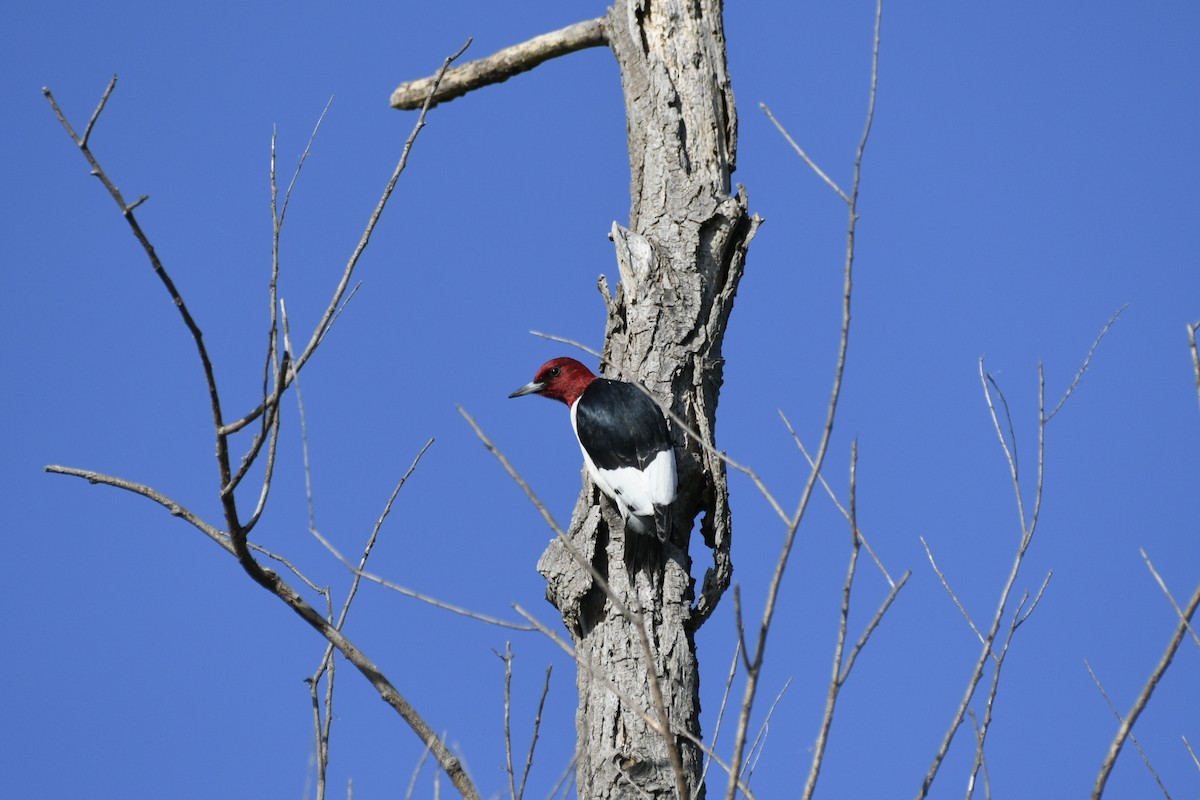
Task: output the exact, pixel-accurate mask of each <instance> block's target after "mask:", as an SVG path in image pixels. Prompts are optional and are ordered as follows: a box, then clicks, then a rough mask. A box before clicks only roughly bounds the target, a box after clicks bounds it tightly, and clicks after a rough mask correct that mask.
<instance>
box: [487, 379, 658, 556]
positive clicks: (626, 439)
mask: <svg viewBox="0 0 1200 800" xmlns="http://www.w3.org/2000/svg"><path fill="white" fill-rule="evenodd" d="M527 394H540V395H542V396H543V397H549V398H552V399H554V400H561V401H562V402H564V403H566V404H567V406H568V407H569V408H570V409H571V427H573V428H574V429H575V436H576V438H577V439H579V447H580V449H581V450H583V463H584V464H585V465H586V466H587V471H588V474H589V475H591V476H592V480H593V481H595V483H596V485H597V486H599V487H600V490H601V491H602V492H604V494H606V495H608V497H609V498H611V499H612V501H613V502H615V503H616V504H617V509H618V510H619V511H620V512H621V518H622V519H624V520H625V525H626V527H627V528H628V529H629V530H631V531H633V532H634V533H639V534H644V535H655V536H657V538H658V540H659V541H660V542H666V541H667V539H669V538H670V536H671V517H670V514H669V513H668V510H667V507H668V506H670V505H671V503H672V502H673V501H674V500H675V488H676V474H675V450H674V449H673V448H672V446H671V434H670V432H669V431H668V430H667V420H666V418H664V417H663V413H662V411H661V410H660V409H659V407H658V404H657V403H655V402H654V400H653V399H651V397H650V396H649V395H648V394H646V393H645V392H644V391H642V390H641V389H640V388H638V387H637V386H634V385H633V384H631V383H622V382H621V381H614V380H609V379H607V378H598V377H596V376H595V375H593V374H592V371H591V370H589V369H588V368H587V367H585V366H584V365H583V364H580V363H579V362H578V361H576V360H575V359H573V358H555V359H553V360H551V361H547V362H546V363H545V364H543V365H542V367H541V369H539V370H538V371H537V375H535V376H534V378H533V381H532V382H531V383H527V384H525V385H524V386H522V387H521V388H520V389H517V390H516V391H515V392H513V393H512V394H510V395H509V397H521V396H523V395H527ZM629 545H630V543H628V542H627V543H626V557H627V560H629V559H631V558H633V559H635V560H638V559H639V557H637V556H634V555H633V551H634V550H636V549H638V548H636V547H632V548H631V547H630V546H629ZM630 563H632V561H631V562H630Z"/></svg>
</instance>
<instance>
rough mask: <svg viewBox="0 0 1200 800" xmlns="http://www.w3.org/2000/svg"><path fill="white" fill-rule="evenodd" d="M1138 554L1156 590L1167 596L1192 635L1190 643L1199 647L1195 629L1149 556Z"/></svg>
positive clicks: (1143, 553)
mask: <svg viewBox="0 0 1200 800" xmlns="http://www.w3.org/2000/svg"><path fill="white" fill-rule="evenodd" d="M1138 552H1139V553H1141V554H1142V559H1143V560H1144V561H1145V562H1146V569H1148V570H1150V574H1151V575H1153V576H1154V580H1155V581H1156V582H1157V583H1158V588H1160V589H1162V592H1163V594H1165V595H1166V596H1167V601H1168V602H1169V603H1170V604H1171V608H1173V609H1175V613H1176V614H1178V615H1179V619H1180V620H1182V621H1183V622H1184V623H1185V624H1187V631H1188V633H1190V634H1191V635H1192V641H1193V642H1195V643H1196V646H1197V647H1200V636H1197V635H1196V629H1195V628H1193V627H1192V626H1191V624H1189V623H1188V621H1187V618H1186V617H1185V616H1184V614H1183V609H1182V608H1180V607H1179V603H1176V602H1175V597H1174V596H1173V595H1172V594H1171V590H1170V589H1168V588H1167V584H1166V581H1164V580H1163V579H1162V576H1161V575H1159V574H1158V570H1156V569H1155V568H1154V565H1153V564H1151V563H1150V556H1148V555H1146V551H1145V550H1144V549H1142V548H1138Z"/></svg>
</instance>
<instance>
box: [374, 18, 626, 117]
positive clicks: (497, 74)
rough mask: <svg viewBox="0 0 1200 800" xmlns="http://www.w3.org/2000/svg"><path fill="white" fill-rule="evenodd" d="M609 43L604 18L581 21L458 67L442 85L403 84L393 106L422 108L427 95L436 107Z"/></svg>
mask: <svg viewBox="0 0 1200 800" xmlns="http://www.w3.org/2000/svg"><path fill="white" fill-rule="evenodd" d="M606 44H608V36H607V34H606V32H605V29H604V17H600V18H598V19H589V20H586V21H584V22H577V23H575V24H574V25H568V26H567V27H565V28H562V29H561V30H557V31H553V32H551V33H544V34H542V35H541V36H535V37H534V38H532V39H530V40H528V41H526V42H522V43H521V44H516V45H513V46H512V47H506V48H504V49H503V50H500V51H498V52H496V53H493V54H492V55H490V56H488V57H487V58H481V59H479V60H478V61H471V62H468V63H466V64H463V65H462V66H461V67H455V68H454V69H452V70H450V71H449V72H447V73H446V75H445V77H444V78H443V79H442V80H441V85H440V87H439V86H438V85H437V78H436V77H434V78H421V79H420V80H415V81H408V82H407V83H402V84H400V85H399V86H397V87H396V90H395V91H394V92H392V99H391V105H392V108H396V109H400V110H402V111H407V110H411V109H414V108H420V107H421V103H422V102H424V101H425V99H426V98H427V97H432V98H433V101H432V102H431V103H430V104H429V106H428V108H433V107H434V106H436V105H437V104H438V103H445V102H447V101H449V100H453V99H454V98H456V97H461V96H463V95H464V94H466V93H467V92H471V91H474V90H475V89H479V88H482V87H484V86H490V85H491V84H493V83H502V82H503V81H506V80H508V79H509V78H511V77H512V76H514V75H519V74H521V73H522V72H528V71H529V70H531V69H533V68H534V67H536V66H537V65H538V64H541V63H542V62H543V61H548V60H550V59H551V58H557V57H559V56H565V55H567V54H568V53H574V52H575V51H576V50H583V49H585V48H588V47H602V46H604V45H606Z"/></svg>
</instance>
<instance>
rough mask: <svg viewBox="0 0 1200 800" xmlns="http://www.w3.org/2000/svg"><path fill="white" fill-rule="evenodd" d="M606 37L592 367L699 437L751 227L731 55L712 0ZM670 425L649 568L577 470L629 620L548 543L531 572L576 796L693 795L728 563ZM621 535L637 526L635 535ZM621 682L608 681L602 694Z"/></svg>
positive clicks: (650, 9)
mask: <svg viewBox="0 0 1200 800" xmlns="http://www.w3.org/2000/svg"><path fill="white" fill-rule="evenodd" d="M605 28H606V38H607V41H608V43H609V46H610V48H611V49H612V51H613V53H614V54H615V56H616V58H617V61H618V63H619V65H620V68H621V76H622V83H623V87H624V93H625V105H626V114H627V121H628V137H629V142H628V144H629V159H630V168H631V179H630V195H631V206H630V212H629V227H628V228H625V227H622V226H620V225H619V224H616V223H614V224H613V229H612V239H613V243H614V245H615V249H616V257H617V264H618V268H619V271H620V276H621V282H620V284H619V285H618V286H617V290H616V294H615V296H612V295H610V294H609V292H608V286H607V283H606V281H605V280H604V279H603V278H602V279H601V281H600V286H601V290H602V292H603V294H604V298H605V302H606V303H607V305H608V321H607V330H606V337H605V350H604V361H605V367H604V371H605V372H606V374H607V375H608V376H609V377H615V378H620V379H622V380H627V381H634V382H638V383H641V384H642V385H643V386H645V387H646V388H647V389H649V391H650V392H651V393H652V394H653V395H654V396H655V397H656V398H658V400H659V401H660V402H661V403H663V404H664V405H665V406H666V407H668V408H670V409H671V411H672V412H673V414H674V415H675V416H676V417H677V418H678V420H682V421H684V422H686V424H687V427H688V428H690V429H691V430H692V431H693V432H695V434H696V436H698V437H699V438H700V439H702V440H704V441H705V442H708V443H710V444H711V443H713V442H714V431H715V423H716V408H717V396H718V391H719V389H720V387H721V383H722V380H723V365H724V362H723V360H722V357H721V344H722V340H723V339H724V334H725V329H726V325H727V323H728V320H729V314H730V311H731V309H732V306H733V299H734V294H735V292H736V291H737V285H738V281H739V279H740V277H741V275H742V269H743V265H744V260H745V255H746V249H747V247H748V246H749V243H750V240H751V238H753V236H754V233H755V230H756V229H757V227H758V224H759V222H760V220H759V218H758V217H756V216H751V215H750V213H749V211H748V208H747V199H746V194H745V191H744V190H742V189H740V188H739V190H738V192H737V193H736V194H731V193H730V174H731V173H732V172H733V169H734V158H735V149H736V143H737V119H736V116H735V111H734V102H733V93H732V91H731V89H730V82H729V75H728V72H727V69H726V61H725V35H724V27H723V21H722V5H721V2H720V0H691V1H688V0H617V2H616V3H615V4H614V6H613V7H612V8H611V9H610V11H609V14H608V16H607V17H606V18H605ZM678 420H672V421H671V429H672V436H673V438H674V444H675V448H676V454H677V460H678V466H679V495H678V498H677V500H676V502H675V504H674V506H673V509H672V515H673V518H674V535H673V540H672V544H671V545H670V546H668V547H666V548H665V554H666V559H665V568H664V570H662V571H661V572H658V571H655V570H650V571H646V570H642V571H638V572H636V573H630V571H629V570H627V569H626V568H625V566H624V548H625V536H626V534H625V533H624V526H623V524H622V522H621V519H620V516H619V515H618V514H617V513H616V511H615V509H614V508H613V507H612V505H611V504H610V503H608V502H607V501H603V502H602V501H601V498H600V495H599V492H598V491H596V489H595V488H594V487H593V486H592V485H591V483H590V482H586V477H585V486H584V491H583V493H582V495H581V496H580V498H579V501H578V503H577V504H576V507H575V512H574V515H573V517H572V521H571V527H570V531H569V536H570V538H571V541H572V542H573V543H574V544H575V546H576V548H578V550H580V551H581V552H583V553H584V554H585V556H586V557H588V558H590V559H591V560H592V563H593V565H594V566H595V567H596V568H597V570H598V571H599V572H600V574H601V575H604V576H606V577H607V579H608V583H609V588H610V590H611V591H612V592H613V593H614V594H615V595H616V597H617V598H618V599H619V600H620V603H621V604H622V605H624V606H625V607H626V608H627V609H629V610H631V611H632V612H634V614H640V616H641V619H642V622H643V624H644V626H645V631H646V634H647V636H648V639H649V643H650V647H649V650H650V654H649V655H650V657H649V659H648V658H647V653H646V648H645V647H644V646H643V644H642V641H641V638H640V636H639V635H638V632H637V630H636V628H635V627H634V622H633V621H631V619H629V618H627V617H626V616H625V615H623V614H622V613H621V612H620V610H619V606H618V605H617V604H616V603H614V602H613V600H612V599H611V598H610V597H609V596H608V595H606V593H605V592H604V591H603V590H602V589H601V588H600V587H599V586H598V585H596V583H595V581H594V580H593V578H592V576H591V573H590V572H589V571H588V570H586V569H585V568H584V567H582V566H581V565H580V564H578V563H577V562H576V561H575V560H574V559H573V558H572V556H571V555H570V553H568V552H567V550H566V548H565V547H564V546H563V545H562V544H561V543H560V542H558V541H554V542H552V543H551V544H550V546H549V548H548V549H547V550H546V552H545V553H544V554H543V555H542V558H541V560H540V561H539V564H538V569H539V570H540V571H541V573H542V574H543V575H544V576H545V578H546V580H547V584H548V585H547V597H548V598H549V599H550V601H551V602H552V603H553V604H554V605H555V606H556V607H557V608H558V609H559V611H560V612H561V613H562V617H563V621H564V622H565V623H566V626H567V628H568V630H569V631H570V633H571V635H572V637H573V639H574V644H575V649H576V659H577V665H578V677H577V683H578V688H579V708H578V712H577V717H576V724H577V729H578V736H579V745H578V751H577V759H578V760H577V767H576V770H577V773H576V777H577V781H578V790H579V797H580V798H587V799H589V800H590V799H591V798H628V797H651V798H658V797H677V796H678V795H680V794H682V793H683V792H680V791H679V786H680V784H681V783H682V784H684V785H685V786H686V796H687V797H689V798H702V797H703V796H704V787H703V786H702V784H701V779H700V775H701V767H702V763H703V753H702V752H701V751H700V750H699V749H698V748H697V747H696V746H695V745H694V744H693V743H692V742H691V741H689V739H688V738H687V737H686V736H685V734H690V735H691V736H694V737H697V738H699V736H700V723H699V715H700V703H699V671H698V667H697V662H696V644H695V632H696V630H697V629H698V628H699V626H700V625H701V624H702V623H703V622H704V620H705V619H707V618H708V616H709V615H710V614H711V613H712V611H713V609H714V607H715V605H716V603H717V601H718V600H719V599H720V597H721V595H722V593H723V592H724V591H725V589H726V588H727V587H728V586H729V582H730V578H731V574H732V562H731V561H730V555H729V553H730V549H729V546H730V531H731V526H730V514H729V496H728V488H727V485H726V475H725V464H724V462H722V461H721V460H720V459H719V458H718V457H717V456H715V455H714V454H713V453H712V452H711V451H709V450H707V449H706V448H705V447H703V446H702V445H701V444H700V443H698V442H697V440H696V438H695V436H692V435H690V434H689V433H688V432H687V431H686V430H685V429H684V428H683V426H681V425H680V424H679V422H678ZM697 521H699V529H700V532H701V534H702V538H703V542H704V545H705V547H706V549H707V551H708V552H707V553H706V555H705V557H704V560H705V562H706V574H705V577H704V580H703V582H702V585H701V586H700V588H699V591H698V592H697V588H696V587H695V585H694V584H695V581H694V580H693V579H692V578H691V568H692V564H691V553H690V542H691V534H692V530H693V529H694V528H695V527H696V525H697ZM629 535H630V536H632V535H633V534H629ZM650 670H653V671H654V674H655V675H656V676H657V678H658V683H659V685H660V687H661V692H662V699H663V706H664V708H665V710H666V715H667V723H668V726H669V728H670V731H671V740H672V742H673V743H674V745H675V746H676V747H677V748H678V753H679V756H680V759H679V761H680V763H681V765H682V772H683V780H682V781H679V780H677V777H678V776H677V774H676V771H675V769H674V768H673V766H672V760H671V758H670V753H669V749H668V744H667V740H666V739H665V738H664V737H663V736H662V735H661V734H660V733H659V732H658V731H656V730H655V728H654V726H653V725H652V724H651V723H650V722H649V721H648V720H647V717H649V719H651V720H657V719H659V713H658V711H657V710H656V704H655V701H654V699H653V692H652V688H651V681H650V677H649V673H650ZM614 689H615V691H614Z"/></svg>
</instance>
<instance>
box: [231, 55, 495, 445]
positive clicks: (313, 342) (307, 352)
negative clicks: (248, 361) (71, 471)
mask: <svg viewBox="0 0 1200 800" xmlns="http://www.w3.org/2000/svg"><path fill="white" fill-rule="evenodd" d="M470 44H471V40H470V39H468V40H467V42H466V44H464V45H463V46H462V47H461V48H459V50H458V52H456V53H454V54H453V55H451V56H449V57H448V58H446V60H445V61H444V62H443V63H442V68H441V70H440V71H439V72H438V76H437V79H436V80H435V81H434V83H433V86H432V88H431V89H430V93H429V94H428V95H427V96H426V98H425V105H424V107H423V108H422V109H421V114H420V115H419V116H418V117H417V121H416V124H414V125H413V129H412V132H411V133H410V134H409V135H408V139H407V140H406V141H405V142H404V149H403V150H402V151H401V154H400V160H399V162H398V163H397V164H396V169H395V170H394V171H393V172H392V177H391V178H390V179H389V180H388V183H387V186H386V187H384V190H383V194H382V195H381V196H380V198H379V202H378V203H377V204H376V205H375V210H374V211H372V212H371V216H370V217H369V218H368V220H367V226H366V228H365V229H364V230H363V234H362V237H361V238H360V239H359V242H358V245H357V246H356V247H355V248H354V252H353V253H351V255H350V259H349V261H347V262H346V268H345V270H343V272H342V277H341V280H340V281H339V282H338V285H337V287H336V288H335V289H334V292H333V297H332V298H331V299H330V301H329V304H328V305H327V306H326V308H325V312H324V313H323V314H322V316H321V319H320V320H319V321H318V323H317V326H316V328H315V329H314V330H313V333H312V337H311V338H310V339H309V342H308V345H306V346H305V348H304V350H303V352H301V353H300V355H298V356H297V357H296V361H295V365H294V367H293V370H292V373H293V374H295V373H298V372H299V371H300V370H301V369H302V368H303V367H304V365H305V364H306V363H307V362H308V359H309V358H310V357H311V356H312V354H313V353H314V352H315V351H316V349H317V347H318V346H319V345H320V344H321V342H322V340H323V339H324V337H325V334H326V333H327V332H328V330H329V327H330V325H332V323H333V318H334V315H335V314H336V313H337V311H338V308H339V306H340V304H341V301H342V298H343V296H345V294H346V290H347V288H348V287H349V285H350V278H351V276H352V275H353V274H354V268H355V267H356V266H357V265H358V260H359V258H361V257H362V254H363V252H365V251H366V249H367V245H368V244H369V243H370V241H371V234H372V233H374V231H375V226H376V225H377V224H378V222H379V219H380V217H381V216H382V215H383V209H384V208H385V207H386V206H387V203H388V200H389V199H390V198H391V196H392V191H393V190H394V189H395V188H396V184H397V183H398V182H399V180H400V176H401V175H402V174H403V173H404V169H405V167H407V166H408V156H409V153H411V152H412V147H413V144H414V142H416V139H417V135H418V134H419V133H420V132H421V129H422V128H424V127H425V116H426V114H427V113H428V111H429V108H430V107H431V104H432V100H433V94H434V92H436V91H437V86H438V83H439V82H440V80H441V76H443V75H445V72H446V70H447V69H448V68H449V66H450V64H452V63H453V62H454V61H455V60H456V59H458V57H459V56H461V55H462V54H463V53H464V52H465V51H466V49H467V48H468V47H469V46H470ZM263 411H264V407H263V406H262V405H260V406H258V408H255V409H254V410H253V411H251V412H249V413H248V414H246V415H245V416H244V417H242V418H241V419H239V420H237V421H235V422H231V423H229V424H228V425H225V426H222V427H221V429H220V430H221V433H224V434H229V433H235V432H237V431H239V430H241V429H242V428H244V427H245V426H246V425H249V424H250V423H251V422H253V421H254V420H256V419H258V417H259V415H261V414H262V413H263Z"/></svg>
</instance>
